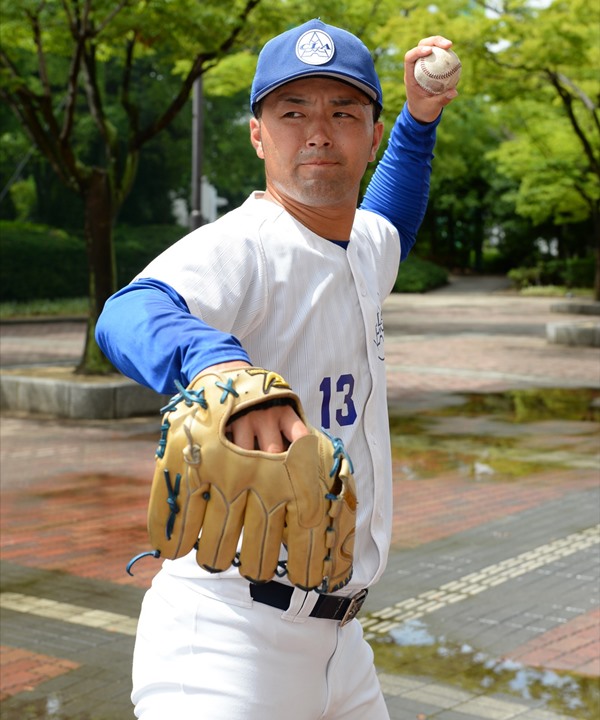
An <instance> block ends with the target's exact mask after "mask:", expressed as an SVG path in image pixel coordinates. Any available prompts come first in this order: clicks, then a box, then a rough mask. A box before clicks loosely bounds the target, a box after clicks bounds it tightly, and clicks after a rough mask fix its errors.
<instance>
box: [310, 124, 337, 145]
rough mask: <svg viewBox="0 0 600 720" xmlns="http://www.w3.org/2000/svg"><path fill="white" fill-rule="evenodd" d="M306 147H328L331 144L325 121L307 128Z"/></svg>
mask: <svg viewBox="0 0 600 720" xmlns="http://www.w3.org/2000/svg"><path fill="white" fill-rule="evenodd" d="M306 144H307V146H308V147H329V146H330V145H331V144H332V140H331V132H330V129H329V127H328V125H327V123H326V122H325V121H321V120H318V121H315V122H313V123H311V125H310V127H309V128H308V133H307V136H306Z"/></svg>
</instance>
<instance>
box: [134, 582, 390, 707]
mask: <svg viewBox="0 0 600 720" xmlns="http://www.w3.org/2000/svg"><path fill="white" fill-rule="evenodd" d="M306 597H307V596H306V593H303V592H301V591H295V593H294V597H293V598H292V602H291V605H290V609H288V610H287V611H285V612H282V611H281V610H278V609H276V608H273V607H270V606H268V605H264V604H262V603H258V602H255V601H253V600H252V598H251V597H250V594H249V590H248V583H247V582H245V581H244V580H241V579H240V580H237V579H219V578H215V579H214V580H212V579H209V580H207V581H204V580H199V581H194V580H188V579H183V578H177V577H173V576H171V575H168V574H167V573H166V572H165V571H164V570H162V571H161V572H160V573H159V574H158V575H157V576H156V578H155V579H154V582H153V585H152V588H151V589H150V590H149V591H148V592H147V594H146V597H145V598H144V602H143V605H142V611H141V614H140V620H139V625H138V631H137V638H136V645H135V652H134V660H133V693H132V701H133V703H134V705H135V715H136V717H138V718H141V720H171V719H172V718H173V719H174V720H281V719H282V718H285V720H389V714H388V712H387V709H386V706H385V702H384V699H383V695H382V692H381V689H380V686H379V681H378V679H377V676H376V673H375V668H374V666H373V653H372V650H371V648H370V647H369V645H368V643H367V642H366V641H365V640H364V638H363V633H362V627H361V625H360V623H359V622H358V620H352V621H350V622H349V623H348V624H347V625H345V626H344V627H340V626H339V622H337V621H335V620H327V619H322V618H310V617H307V615H308V613H310V609H311V607H312V605H313V604H314V602H312V600H313V598H314V599H316V594H315V593H310V594H309V596H308V598H309V602H308V605H309V606H308V607H307V602H306V601H305V600H306ZM302 604H303V606H302V607H300V606H301V605H302Z"/></svg>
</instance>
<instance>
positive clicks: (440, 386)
mask: <svg viewBox="0 0 600 720" xmlns="http://www.w3.org/2000/svg"><path fill="white" fill-rule="evenodd" d="M467 289H468V288H467ZM550 306H551V301H548V300H545V299H532V300H524V299H522V298H518V297H513V296H508V295H504V294H502V293H500V294H492V295H481V294H477V293H468V294H460V293H452V292H450V293H433V294H430V295H427V296H395V297H393V298H392V299H391V300H390V301H389V303H388V304H387V305H386V308H385V312H384V319H385V325H386V352H387V361H388V368H389V372H388V384H389V391H390V403H391V406H392V407H393V409H394V413H400V414H401V415H402V416H403V417H404V418H405V419H406V422H407V423H408V422H409V421H412V420H418V421H419V422H420V423H423V425H422V434H423V435H426V436H427V438H429V442H430V445H428V446H426V450H425V451H423V450H422V449H421V450H419V451H418V452H417V451H414V449H413V452H412V453H408V452H407V448H406V444H407V443H408V440H409V439H411V440H412V439H415V442H416V441H417V440H418V439H419V437H420V436H419V431H415V432H414V436H413V431H412V430H408V429H407V433H406V434H405V435H404V436H403V437H401V441H400V446H399V448H396V449H395V453H394V469H395V470H394V478H395V480H394V493H395V515H394V537H393V548H392V553H391V556H390V562H389V567H388V570H387V572H386V574H385V576H384V578H383V580H382V581H381V583H380V584H379V585H378V586H377V587H376V588H374V589H373V591H372V592H371V594H370V596H369V600H368V603H367V606H366V612H365V614H364V618H363V622H364V623H365V628H366V631H367V632H368V633H371V635H372V637H373V642H374V647H375V648H376V654H377V657H378V667H379V668H380V670H381V678H382V685H383V687H384V691H385V693H386V698H387V700H388V706H389V708H390V714H391V717H392V720H409V719H410V720H415V718H440V719H442V720H466V719H467V718H470V719H471V720H472V719H473V718H482V719H487V718H513V717H514V718H517V717H518V718H523V719H525V718H526V719H527V720H556V719H557V718H559V717H564V718H566V717H572V718H587V717H592V715H590V714H589V713H590V712H595V711H596V710H598V709H599V708H598V706H596V707H594V706H593V702H594V701H593V700H592V701H588V706H587V710H586V709H585V708H583V707H578V706H577V703H576V702H575V701H572V696H573V693H575V694H577V693H576V691H575V690H573V687H572V686H571V685H569V684H568V683H567V681H566V680H564V679H563V680H560V679H559V680H556V681H555V682H554V687H552V683H551V682H550V679H551V678H553V677H554V676H553V675H551V674H550V675H548V673H551V672H552V671H556V672H559V671H565V670H567V671H574V672H576V673H577V674H576V676H574V677H575V680H573V681H572V682H575V683H577V682H581V681H580V678H581V677H588V678H598V677H599V676H600V667H599V665H600V660H599V658H600V610H599V608H600V599H599V584H598V583H599V572H600V571H599V563H598V545H597V535H595V534H594V532H593V529H594V527H596V526H597V525H598V522H599V520H600V516H599V515H600V513H599V509H600V501H599V499H598V489H599V482H598V481H599V479H600V475H599V467H600V466H599V460H598V449H597V448H598V434H599V423H598V422H596V421H593V420H591V419H588V420H584V421H578V422H576V423H565V422H563V421H561V420H560V419H559V418H557V421H556V422H552V421H548V420H545V421H541V422H536V423H530V424H528V425H527V426H518V428H517V429H516V430H515V427H516V426H515V425H514V423H513V422H512V421H510V420H507V419H498V417H492V416H491V415H489V414H485V413H484V414H482V413H479V414H476V415H475V416H472V417H465V416H462V415H460V414H457V415H453V414H449V415H444V416H442V414H441V413H442V411H444V412H448V410H449V408H451V407H453V406H456V405H458V404H460V403H461V402H463V401H464V399H465V397H466V396H467V394H469V393H499V392H503V391H505V390H513V389H521V388H578V387H582V388H593V389H596V390H600V357H599V354H598V351H597V349H593V348H569V347H564V346H556V345H550V344H548V343H547V342H546V339H545V333H544V327H545V323H546V322H551V321H552V320H555V319H556V318H555V316H554V315H553V313H552V312H551V310H550ZM562 319H564V318H562ZM0 330H1V333H2V347H1V350H2V363H3V366H4V367H6V366H8V365H22V364H29V363H36V362H42V363H44V362H45V363H48V362H50V363H53V362H59V361H60V362H65V363H68V362H73V361H74V360H75V359H77V358H78V354H79V352H80V348H81V342H82V326H81V324H78V323H72V324H62V325H60V326H52V325H50V326H43V327H40V326H34V325H31V326H27V327H22V326H12V327H11V326H6V325H4V326H2V327H0ZM42 330H43V332H42ZM596 402H597V400H596ZM157 421H158V415H157V417H156V418H154V417H151V418H133V419H130V420H124V421H110V422H108V421H104V422H94V421H85V422H75V421H60V422H58V421H55V420H53V419H51V418H33V417H22V416H18V415H17V414H11V415H8V414H4V415H3V416H2V424H1V433H2V444H1V448H0V450H1V460H2V504H1V508H0V510H1V518H2V540H1V549H2V654H1V655H0V661H1V690H0V701H2V718H3V719H5V720H23V719H27V718H32V719H33V718H50V717H56V718H61V719H63V720H120V718H130V717H132V713H131V707H130V703H129V699H128V695H129V689H130V681H129V666H130V660H131V651H132V646H133V633H134V628H135V618H136V616H137V612H138V608H139V602H140V600H141V597H142V595H143V591H144V589H145V588H146V587H147V586H148V584H149V582H150V579H151V577H152V575H153V574H154V572H155V569H156V567H157V563H156V561H154V560H152V559H149V560H146V561H144V562H143V563H139V564H138V566H137V569H136V575H135V577H134V578H131V577H129V576H128V575H126V574H125V572H124V564H125V563H126V562H127V560H128V559H129V558H130V557H131V556H132V555H133V554H135V553H136V552H139V551H141V550H144V549H146V535H145V529H144V527H145V510H146V503H147V490H148V481H149V477H150V475H151V469H152V464H153V452H154V448H155V446H156V440H157V426H158V425H157ZM408 427H409V426H408V424H407V428H408ZM474 435H479V436H480V440H481V438H483V439H484V442H480V445H479V448H477V447H475V449H474V446H473V445H472V443H471V439H472V438H473V436H474ZM464 443H467V445H468V448H467V450H464ZM470 443H471V444H470ZM427 448H429V449H428V450H427ZM453 448H454V449H453ZM495 448H500V451H498V452H501V453H502V454H505V455H506V456H507V457H508V459H509V460H510V461H511V462H513V463H514V464H517V463H518V462H520V463H525V465H526V471H525V472H522V473H521V474H520V475H518V476H513V475H510V473H509V474H503V472H502V471H496V472H495V474H493V473H492V471H491V470H490V468H491V467H492V466H494V462H495V460H496V459H497V458H496V456H495V455H494V454H493V451H494V449H495ZM478 453H479V454H478ZM486 453H487V454H486ZM490 453H492V454H491V455H490ZM540 457H541V458H542V459H544V462H541V461H540ZM527 463H529V465H527ZM474 468H479V471H478V472H475V470H474ZM507 472H508V471H507ZM478 473H479V474H478ZM384 623H387V626H385V625H384ZM382 627H387V628H388V630H381V628H382ZM378 628H379V629H378ZM411 628H412V629H413V630H415V629H416V630H418V631H419V632H421V633H425V635H426V637H427V642H428V643H431V644H433V647H436V648H439V654H440V656H441V655H443V654H444V653H446V654H447V653H448V652H450V650H449V648H452V647H461V646H462V648H463V651H462V652H463V654H464V655H465V656H466V655H467V654H468V653H467V650H466V649H465V648H467V647H468V648H470V649H471V650H472V652H473V658H474V659H473V662H472V663H471V665H470V667H469V669H464V668H462V666H461V668H460V669H458V664H457V669H456V671H455V672H454V673H453V674H452V673H450V674H448V673H447V672H446V670H443V669H441V668H439V667H438V666H437V664H436V662H433V661H432V659H431V658H429V659H428V660H427V665H426V667H427V668H428V669H427V671H425V672H422V671H421V670H419V667H420V666H419V665H418V658H416V657H415V656H414V655H413V654H411V653H413V652H414V648H413V649H410V648H408V649H407V650H406V652H407V653H409V654H408V655H407V659H405V657H404V655H402V657H401V658H400V659H397V660H396V661H394V662H395V664H394V663H393V664H392V665H391V666H390V665H389V663H388V662H387V661H385V660H384V659H383V656H381V655H380V654H378V653H379V651H380V650H381V649H382V646H381V645H380V641H381V640H382V639H383V640H385V639H386V638H389V637H397V638H400V637H401V636H403V635H402V634H403V633H405V632H407V629H408V630H410V629H411ZM394 633H396V635H394ZM384 644H386V645H387V646H388V647H389V643H384ZM398 647H401V643H399V645H398ZM383 649H385V648H383ZM442 651H443V652H442ZM478 658H479V660H477V659H478ZM482 658H483V665H484V666H485V665H486V663H487V667H488V668H491V670H489V672H488V674H487V675H486V676H485V678H483V679H482V680H481V682H480V683H479V685H477V684H475V685H474V684H473V680H472V678H471V675H472V674H473V673H474V672H475V670H474V669H473V670H472V668H474V666H475V665H477V663H478V662H479V661H481V659H482ZM455 662H456V661H455ZM502 662H504V663H509V664H510V663H512V664H513V665H512V667H513V670H514V678H515V679H514V681H513V682H512V687H509V686H506V687H505V686H502V687H500V686H496V685H495V684H494V682H495V679H496V676H497V677H500V676H501V675H502V673H503V672H505V670H504V669H503V671H502V672H500V670H499V669H498V667H499V666H498V665H497V663H502ZM405 663H406V664H405ZM503 668H504V666H503ZM538 671H539V672H541V671H544V672H546V673H547V675H546V682H548V683H550V684H549V685H548V687H545V688H544V689H543V691H542V692H539V691H538V690H539V688H538V689H534V686H533V685H530V684H528V683H529V680H527V681H526V682H525V686H524V687H521V688H520V689H519V687H518V686H519V682H523V678H524V677H526V678H529V679H531V678H534V680H535V681H536V682H541V681H540V680H539V676H537V675H535V673H536V672H538ZM491 675H494V678H493V679H491V677H490V676H491ZM556 677H558V678H560V677H561V676H556ZM492 680H493V681H492ZM532 682H533V680H532ZM583 682H584V683H585V681H583ZM535 687H536V688H537V686H535ZM585 687H586V691H588V692H589V689H590V686H589V682H588V685H586V686H585ZM581 692H585V691H583V690H582V691H581ZM580 694H581V693H580ZM578 697H579V696H578ZM570 698H571V700H570ZM596 698H597V695H596ZM569 702H571V704H570V705H569ZM590 702H591V703H592V704H591V705H590V704H589V703H590ZM590 708H592V710H591V711H590Z"/></svg>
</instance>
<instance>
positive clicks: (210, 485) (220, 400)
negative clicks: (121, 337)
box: [128, 367, 357, 592]
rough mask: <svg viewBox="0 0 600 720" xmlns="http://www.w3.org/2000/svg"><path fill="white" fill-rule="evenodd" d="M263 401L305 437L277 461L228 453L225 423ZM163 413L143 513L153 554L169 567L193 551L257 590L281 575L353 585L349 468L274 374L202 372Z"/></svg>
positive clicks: (303, 584)
mask: <svg viewBox="0 0 600 720" xmlns="http://www.w3.org/2000/svg"><path fill="white" fill-rule="evenodd" d="M265 403H267V406H268V404H269V403H270V404H281V403H291V404H292V405H293V406H294V409H295V410H296V412H297V413H298V415H299V416H300V418H301V419H302V421H303V422H304V424H305V425H306V426H307V428H308V430H309V433H310V434H309V435H307V436H305V437H301V438H299V439H298V440H296V441H295V442H293V443H292V444H291V445H290V446H289V448H288V449H287V450H286V451H285V452H282V453H266V452H263V451H261V450H252V451H250V450H244V449H243V448H241V447H238V446H237V445H234V444H233V442H232V441H231V440H230V439H229V437H228V435H227V432H226V428H227V426H228V425H229V424H230V422H231V419H232V417H234V416H235V415H236V414H239V413H241V412H247V411H248V410H250V409H256V408H260V407H261V406H263V407H264V406H265ZM163 411H164V416H163V424H162V435H161V440H160V443H159V447H158V450H157V452H156V469H155V472H154V478H153V482H152V489H151V494H150V503H149V508H148V531H149V535H150V541H151V543H152V547H153V548H154V552H153V553H151V554H153V555H154V556H155V557H159V556H161V557H164V558H170V559H174V558H178V557H181V556H183V555H186V554H187V553H189V552H190V551H191V550H192V548H194V547H195V548H196V559H197V562H198V564H199V565H200V566H201V567H203V568H204V569H205V570H208V571H209V572H222V571H224V570H226V569H228V568H229V567H230V566H231V565H232V564H234V565H237V566H238V567H239V572H240V574H241V575H242V576H243V577H245V578H247V579H248V580H250V581H252V582H257V583H260V582H266V581H268V580H271V579H272V578H273V577H274V576H276V575H277V576H280V577H281V576H282V575H285V574H286V573H287V575H288V577H289V580H290V582H291V583H293V584H294V585H296V586H297V587H300V588H302V589H304V590H318V591H319V592H334V591H335V590H338V589H340V588H341V587H343V586H344V585H345V584H346V583H347V582H348V581H349V580H350V578H351V577H352V557H353V550H354V531H355V523H356V504H357V502H356V490H355V484H354V478H353V476H352V464H351V461H350V459H349V458H348V456H347V455H346V453H345V450H344V447H343V445H342V443H341V441H340V440H339V439H337V438H332V437H330V436H329V435H327V434H325V433H324V432H321V431H319V430H316V429H315V428H313V427H312V426H310V424H309V423H308V421H307V420H306V417H305V416H304V411H303V409H302V405H301V403H300V400H299V398H298V397H297V395H295V393H294V392H293V391H292V390H291V388H290V386H289V385H288V384H287V383H286V382H285V380H284V379H283V378H282V377H281V376H279V375H277V374H276V373H273V372H269V371H267V370H263V369H261V368H255V367H243V368H238V369H235V370H227V371H223V372H219V373H203V374H200V375H199V376H198V377H196V378H195V379H194V380H193V382H192V383H190V385H189V386H188V387H187V388H186V389H183V388H181V391H180V393H179V394H178V395H176V396H175V397H173V398H172V399H171V402H170V404H169V405H168V406H167V407H166V408H163ZM242 531H243V532H242ZM286 551H287V552H286ZM286 555H287V557H286ZM282 558H283V559H282ZM133 562H135V559H134V560H133V561H132V562H131V563H130V566H131V564H132V563H133ZM130 566H129V567H130ZM129 567H128V570H129Z"/></svg>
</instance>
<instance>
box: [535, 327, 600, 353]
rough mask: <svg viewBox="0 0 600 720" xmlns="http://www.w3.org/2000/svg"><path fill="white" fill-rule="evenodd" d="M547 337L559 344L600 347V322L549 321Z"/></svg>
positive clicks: (551, 341) (549, 340)
mask: <svg viewBox="0 0 600 720" xmlns="http://www.w3.org/2000/svg"><path fill="white" fill-rule="evenodd" d="M546 339H547V340H548V342H550V343H554V344H557V345H571V346H578V347H600V323H598V322H591V321H588V322H577V323H575V322H570V323H569V322H566V323H548V324H547V325H546Z"/></svg>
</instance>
